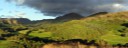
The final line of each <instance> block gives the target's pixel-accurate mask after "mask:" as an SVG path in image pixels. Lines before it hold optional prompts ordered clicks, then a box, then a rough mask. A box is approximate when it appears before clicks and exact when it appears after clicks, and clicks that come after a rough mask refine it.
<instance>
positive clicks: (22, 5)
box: [0, 0, 128, 20]
mask: <svg viewBox="0 0 128 48" xmlns="http://www.w3.org/2000/svg"><path fill="white" fill-rule="evenodd" d="M14 2H15V3H14ZM3 5H4V6H3ZM16 5H17V6H16ZM127 10H128V0H7V1H5V0H1V1H0V13H2V14H0V15H2V16H3V15H4V16H8V17H9V16H10V17H11V16H12V17H26V18H29V19H31V20H36V19H38V20H39V19H46V18H55V17H56V16H61V15H63V14H67V13H71V12H75V13H79V14H81V15H83V16H88V15H90V14H94V13H97V12H119V11H127Z"/></svg>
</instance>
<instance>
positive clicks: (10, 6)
mask: <svg viewBox="0 0 128 48" xmlns="http://www.w3.org/2000/svg"><path fill="white" fill-rule="evenodd" d="M0 17H1V18H21V17H22V18H28V19H30V20H42V19H53V18H55V17H52V16H45V15H43V14H42V13H40V11H38V10H36V9H33V8H30V7H27V6H18V5H17V4H16V3H14V2H7V1H6V0H0Z"/></svg>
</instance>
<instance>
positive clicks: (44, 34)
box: [29, 31, 52, 38]
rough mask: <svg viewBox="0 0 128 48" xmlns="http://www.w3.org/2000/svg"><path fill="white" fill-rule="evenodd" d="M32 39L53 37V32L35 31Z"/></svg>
mask: <svg viewBox="0 0 128 48" xmlns="http://www.w3.org/2000/svg"><path fill="white" fill-rule="evenodd" d="M29 36H32V37H39V38H47V37H51V36H52V32H38V31H34V32H31V33H30V34H29Z"/></svg>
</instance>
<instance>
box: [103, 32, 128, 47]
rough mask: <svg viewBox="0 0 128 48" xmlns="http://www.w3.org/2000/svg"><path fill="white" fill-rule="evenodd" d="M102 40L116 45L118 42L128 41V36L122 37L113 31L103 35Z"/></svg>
mask: <svg viewBox="0 0 128 48" xmlns="http://www.w3.org/2000/svg"><path fill="white" fill-rule="evenodd" d="M101 39H102V40H104V41H106V42H107V43H108V44H112V45H116V44H122V45H124V44H126V43H128V37H122V36H119V35H115V34H113V33H108V34H106V35H104V36H102V37H101Z"/></svg>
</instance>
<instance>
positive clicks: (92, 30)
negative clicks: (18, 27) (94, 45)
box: [29, 12, 128, 44]
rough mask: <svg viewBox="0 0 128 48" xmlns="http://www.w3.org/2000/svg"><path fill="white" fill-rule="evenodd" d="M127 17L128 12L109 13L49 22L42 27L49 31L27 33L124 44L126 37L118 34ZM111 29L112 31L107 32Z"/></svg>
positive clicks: (54, 38)
mask: <svg viewBox="0 0 128 48" xmlns="http://www.w3.org/2000/svg"><path fill="white" fill-rule="evenodd" d="M127 18H128V12H118V13H109V14H106V15H98V16H93V17H88V18H84V19H81V20H73V21H69V22H65V23H61V24H49V25H47V26H45V28H44V29H46V31H49V32H39V31H37V32H36V31H35V32H31V33H30V34H29V35H30V36H36V37H41V38H44V37H51V38H52V39H53V40H70V39H84V40H85V39H87V40H98V39H101V40H104V41H107V42H108V43H109V44H119V43H121V44H125V43H127V41H128V37H122V36H120V34H121V32H119V30H123V29H126V28H127V27H125V26H122V24H124V23H128V19H127ZM42 27H43V26H42ZM111 31H112V33H109V32H111ZM127 32H128V31H127ZM113 33H114V34H113Z"/></svg>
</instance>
